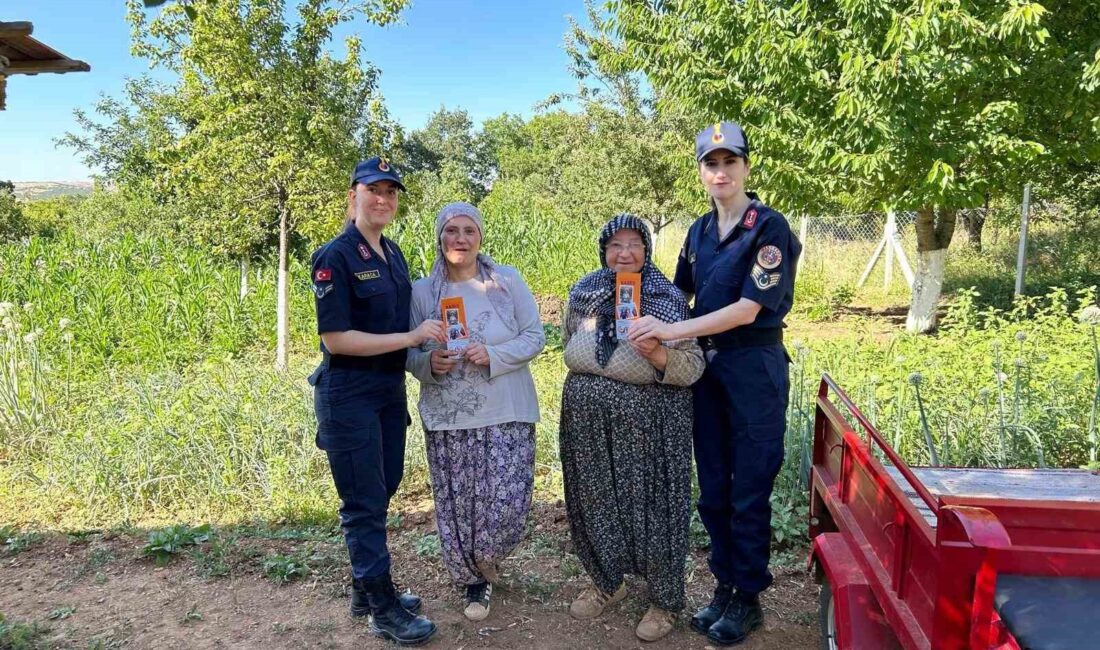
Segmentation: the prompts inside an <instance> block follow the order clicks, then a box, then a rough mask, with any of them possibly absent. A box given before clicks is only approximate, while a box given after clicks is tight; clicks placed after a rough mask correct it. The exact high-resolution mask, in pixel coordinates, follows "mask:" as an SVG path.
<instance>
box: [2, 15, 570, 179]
mask: <svg viewBox="0 0 1100 650" xmlns="http://www.w3.org/2000/svg"><path fill="white" fill-rule="evenodd" d="M124 4H125V3H124V2H123V0H2V1H0V21H12V20H29V21H31V22H33V23H34V36H35V37H36V38H38V39H39V40H42V41H44V42H45V43H47V44H49V45H51V46H53V47H54V48H56V49H58V50H60V51H61V52H62V53H63V54H65V55H66V56H69V57H72V58H75V59H81V60H84V61H87V62H88V63H89V64H91V66H92V71H91V72H86V73H71V74H65V75H53V74H43V75H38V76H34V77H29V76H26V75H17V76H15V77H11V78H9V79H8V99H7V105H8V109H7V110H6V111H0V179H5V180H14V181H45V180H58V181H75V180H86V179H88V178H89V177H90V174H91V173H92V172H91V171H90V170H88V169H87V168H85V167H84V165H83V164H82V163H81V162H80V161H79V160H78V159H77V158H76V157H75V156H74V154H73V152H72V151H71V150H69V149H64V148H56V147H55V146H54V144H53V140H54V138H56V137H59V136H61V135H63V134H64V133H65V132H66V131H71V130H74V129H75V128H76V123H75V121H74V120H73V117H72V113H73V109H75V108H82V109H85V110H87V111H89V112H91V108H92V105H93V104H94V103H95V101H96V99H97V98H98V97H99V95H100V93H107V94H109V95H116V96H117V95H119V94H120V92H121V89H122V87H123V83H124V81H125V78H126V77H133V76H137V75H140V74H142V73H143V72H146V71H147V70H148V65H147V63H146V62H145V61H144V60H141V59H135V58H133V57H132V56H131V55H130V50H129V47H130V32H129V25H128V24H127V23H126V20H125V8H124ZM287 4H288V5H289V6H291V7H293V6H294V4H295V3H294V0H287ZM151 11H154V10H151ZM567 15H571V16H574V17H575V18H577V19H578V20H582V21H583V20H584V18H585V10H584V3H583V0H531V1H529V2H525V1H522V0H520V1H517V0H412V6H411V7H409V8H408V9H407V10H406V11H405V12H404V14H402V22H401V24H398V25H394V26H391V27H387V28H385V29H382V28H378V27H375V26H373V25H369V24H367V23H366V22H365V21H359V22H357V23H356V24H355V25H354V26H353V27H352V28H351V29H350V30H347V31H355V32H358V33H359V34H360V35H361V36H362V37H363V44H364V48H365V50H366V59H367V60H369V61H371V62H372V63H374V64H375V65H377V66H378V67H379V68H380V69H381V70H382V78H381V88H382V93H383V95H384V96H385V98H386V105H387V106H388V107H389V109H390V112H391V113H392V114H393V115H394V117H396V118H397V120H398V121H399V122H401V124H402V125H404V126H405V127H407V128H417V127H419V126H422V125H423V124H424V123H425V122H426V121H427V118H428V116H429V115H430V114H431V113H432V112H434V111H435V110H436V109H437V108H439V107H440V106H441V105H446V106H447V107H448V108H455V107H461V108H465V109H467V110H468V111H469V112H470V116H471V117H472V118H473V120H474V122H475V123H480V122H481V121H482V120H484V119H486V118H489V117H492V116H495V115H499V114H500V113H503V112H509V113H520V114H522V115H530V113H531V108H532V106H533V105H534V104H535V103H536V102H539V101H541V100H542V99H545V98H546V96H547V95H549V94H551V93H554V92H562V91H571V90H573V89H574V88H575V82H574V81H573V79H572V78H571V77H570V75H569V73H568V70H567V68H566V66H567V57H566V55H565V52H564V51H563V49H562V42H563V38H564V36H565V32H566V30H567V28H568V23H567V21H566V16H567ZM340 45H342V43H341V44H338V47H339V46H340Z"/></svg>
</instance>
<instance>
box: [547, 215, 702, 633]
mask: <svg viewBox="0 0 1100 650" xmlns="http://www.w3.org/2000/svg"><path fill="white" fill-rule="evenodd" d="M599 246H600V262H601V264H602V267H603V268H600V269H599V270H596V271H593V272H592V273H589V274H588V275H586V276H584V277H583V278H581V280H580V281H579V282H577V284H575V285H574V286H573V288H572V290H570V292H569V304H568V306H567V308H566V316H565V327H564V328H563V332H562V336H563V339H564V341H565V365H566V366H567V367H568V368H569V374H568V376H567V377H566V380H565V386H564V389H563V394H562V404H561V427H560V437H561V438H560V447H561V464H562V472H563V474H564V478H565V502H566V508H567V510H568V513H569V524H570V527H571V532H572V536H573V544H574V547H575V549H576V553H577V556H578V557H579V558H580V560H581V563H582V564H583V565H584V567H585V569H586V570H587V571H588V575H589V576H590V577H591V578H592V586H591V587H589V588H588V589H586V590H585V591H584V592H582V593H581V594H580V596H578V597H577V599H576V600H574V601H573V604H572V605H571V606H570V608H569V611H570V613H571V614H572V615H573V616H574V617H576V618H579V619H589V618H595V617H597V616H599V615H600V614H602V613H603V611H604V609H605V608H606V607H607V606H608V605H611V604H613V603H616V602H618V601H620V600H622V599H623V598H624V597H625V596H626V588H625V587H624V585H623V579H624V576H625V574H627V573H632V574H635V575H638V576H641V577H643V578H645V579H646V581H647V583H648V588H649V604H650V607H649V609H648V611H646V613H645V616H644V617H643V618H642V620H641V622H640V623H639V624H638V627H637V629H636V630H635V631H636V633H637V635H638V637H639V638H641V639H643V640H645V641H655V640H657V639H659V638H661V637H663V636H665V635H666V634H668V632H669V631H670V630H671V629H672V621H673V617H674V615H675V612H678V611H680V610H681V609H683V607H684V564H685V561H686V559H687V553H688V537H687V536H688V523H689V520H690V507H691V504H690V501H691V424H692V419H691V418H692V415H691V414H692V403H691V400H692V397H691V389H690V388H689V386H691V384H693V383H695V381H696V380H698V379H699V377H700V376H701V375H702V374H703V368H704V360H703V353H702V351H701V350H700V348H699V346H698V344H697V343H696V341H695V339H685V340H682V341H667V342H665V343H662V344H654V343H651V342H649V341H646V342H642V343H636V342H625V341H623V342H620V341H619V339H618V337H617V332H616V323H615V321H616V313H615V302H616V291H615V286H616V274H617V273H623V272H628V273H640V274H641V315H642V316H653V317H654V318H657V319H659V320H661V321H664V322H669V323H673V322H677V321H680V320H684V319H686V318H687V317H688V305H687V301H686V300H685V299H684V296H683V294H682V293H681V292H680V290H679V289H677V288H676V287H675V286H673V285H672V283H671V282H669V281H668V279H667V278H666V277H665V276H664V275H663V274H662V273H661V271H660V270H658V269H657V267H656V266H654V264H653V261H652V254H653V246H652V243H651V239H650V235H649V229H648V228H646V225H645V224H644V223H643V222H642V220H641V219H639V218H637V217H635V216H632V215H619V216H617V217H615V218H614V219H612V220H611V221H610V222H609V223H608V224H607V225H606V226H604V228H603V231H602V232H601V233H600V240H599ZM652 340H653V339H650V341H652Z"/></svg>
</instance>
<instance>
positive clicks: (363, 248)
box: [358, 244, 371, 260]
mask: <svg viewBox="0 0 1100 650" xmlns="http://www.w3.org/2000/svg"><path fill="white" fill-rule="evenodd" d="M358 248H359V257H362V258H363V259H364V260H369V259H370V258H371V253H370V246H367V245H366V244H359V247H358Z"/></svg>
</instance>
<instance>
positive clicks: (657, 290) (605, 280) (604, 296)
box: [566, 214, 688, 368]
mask: <svg viewBox="0 0 1100 650" xmlns="http://www.w3.org/2000/svg"><path fill="white" fill-rule="evenodd" d="M626 228H632V229H634V230H637V231H638V232H639V233H640V234H641V235H642V242H643V243H644V244H645V262H644V263H643V264H642V313H641V315H642V316H653V317H655V318H657V319H659V320H662V321H664V322H666V323H675V322H677V321H681V320H685V319H686V318H687V317H688V305H687V300H686V299H685V298H684V294H683V293H682V292H681V291H680V290H679V289H677V288H676V286H675V285H673V284H672V283H671V282H669V281H668V278H666V277H665V275H664V274H663V273H661V270H660V269H658V268H657V266H656V265H655V264H653V240H652V238H651V237H650V235H649V228H648V227H646V225H645V222H644V221H642V220H641V219H639V218H638V217H636V216H634V215H632V214H620V215H617V216H616V217H615V218H613V219H612V220H611V221H608V222H607V225H605V226H604V227H603V230H601V231H600V240H599V245H600V265H601V266H602V267H603V268H601V269H599V270H596V271H593V272H591V273H589V274H588V275H586V276H584V277H583V278H581V279H580V280H579V281H578V282H577V283H576V284H575V285H573V288H572V289H571V290H570V291H569V319H570V322H569V323H566V326H567V327H568V328H569V329H570V330H571V331H576V327H577V325H578V323H579V321H580V320H583V319H585V318H591V317H593V316H595V317H596V362H597V363H599V364H600V367H601V368H602V367H605V366H607V362H608V361H609V360H610V359H611V355H612V354H614V352H615V348H616V347H617V346H618V345H619V339H618V337H616V336H615V272H614V271H612V270H611V269H610V268H608V266H607V243H608V242H609V241H610V240H611V238H612V237H614V236H615V233H617V232H619V231H620V230H623V229H626Z"/></svg>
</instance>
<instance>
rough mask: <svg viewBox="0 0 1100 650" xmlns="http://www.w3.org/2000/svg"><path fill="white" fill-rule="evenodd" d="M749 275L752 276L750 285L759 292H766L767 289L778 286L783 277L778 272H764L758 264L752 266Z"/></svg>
mask: <svg viewBox="0 0 1100 650" xmlns="http://www.w3.org/2000/svg"><path fill="white" fill-rule="evenodd" d="M749 275H751V276H752V283H753V284H755V285H756V288H757V289H760V290H761V291H767V290H768V289H772V288H774V287H777V286H779V280H780V279H781V278H782V277H783V274H782V273H779V272H778V271H771V272H769V271H766V270H764V269H763V268H761V266H760V265H759V264H753V265H752V272H751V273H750V274H749Z"/></svg>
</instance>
